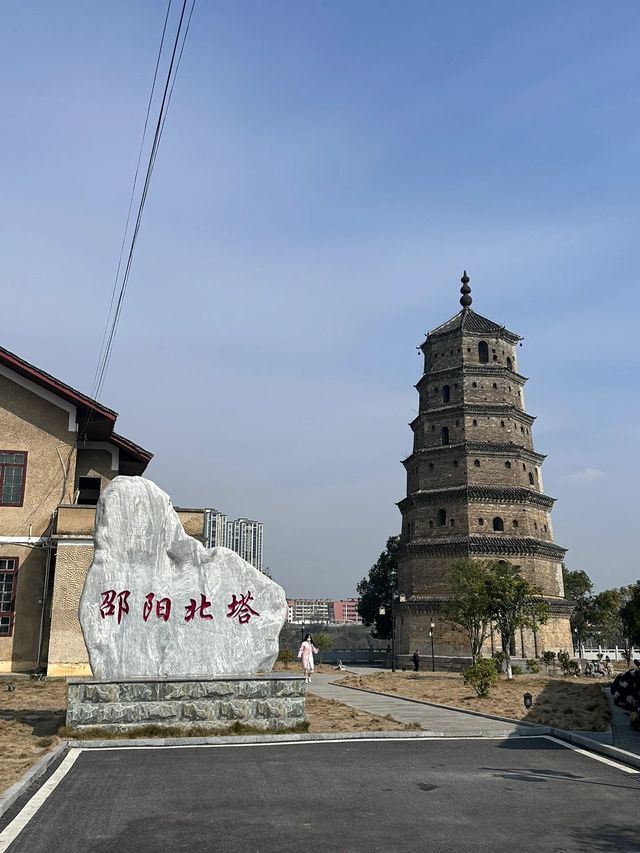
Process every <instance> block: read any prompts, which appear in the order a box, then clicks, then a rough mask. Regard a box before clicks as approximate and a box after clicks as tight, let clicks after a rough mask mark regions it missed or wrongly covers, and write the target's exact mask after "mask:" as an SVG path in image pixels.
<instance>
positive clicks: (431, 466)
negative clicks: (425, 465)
mask: <svg viewBox="0 0 640 853" xmlns="http://www.w3.org/2000/svg"><path fill="white" fill-rule="evenodd" d="M429 470H430V471H433V462H429Z"/></svg>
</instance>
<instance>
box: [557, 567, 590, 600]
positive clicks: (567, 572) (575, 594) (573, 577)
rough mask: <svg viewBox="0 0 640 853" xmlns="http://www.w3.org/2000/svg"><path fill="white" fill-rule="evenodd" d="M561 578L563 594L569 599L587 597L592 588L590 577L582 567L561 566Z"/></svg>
mask: <svg viewBox="0 0 640 853" xmlns="http://www.w3.org/2000/svg"><path fill="white" fill-rule="evenodd" d="M562 580H563V582H564V594H565V597H566V598H568V599H569V600H570V601H581V600H582V599H585V598H588V597H589V596H590V595H591V592H592V590H593V583H592V582H591V578H590V577H589V575H588V574H587V573H586V572H583V571H582V569H576V570H575V571H573V570H572V569H565V567H564V566H563V567H562Z"/></svg>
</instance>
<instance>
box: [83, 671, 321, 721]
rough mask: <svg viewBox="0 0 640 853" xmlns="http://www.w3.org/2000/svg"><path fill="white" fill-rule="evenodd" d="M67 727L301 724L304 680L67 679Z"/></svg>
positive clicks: (286, 677) (268, 677) (272, 677)
mask: <svg viewBox="0 0 640 853" xmlns="http://www.w3.org/2000/svg"><path fill="white" fill-rule="evenodd" d="M68 685H69V686H68V705H67V725H68V726H70V727H71V728H77V729H86V728H93V727H100V728H104V729H107V730H108V731H112V732H125V731H128V730H130V729H135V728H137V727H140V726H150V725H153V726H179V727H180V728H185V729H187V728H189V729H191V728H201V729H206V730H207V731H221V732H222V731H224V730H225V729H229V728H231V727H232V726H233V725H234V724H235V723H241V724H244V725H246V726H251V727H252V728H257V729H261V730H263V731H269V732H279V731H285V730H288V729H292V728H294V727H296V726H299V725H300V724H301V723H304V719H305V717H304V690H305V688H304V678H303V677H302V676H299V675H282V674H277V675H265V676H254V677H251V678H248V677H241V676H221V677H220V678H206V679H205V678H202V679H179V678H172V679H164V680H154V679H134V680H130V681H110V682H108V681H99V680H95V679H78V678H70V679H68Z"/></svg>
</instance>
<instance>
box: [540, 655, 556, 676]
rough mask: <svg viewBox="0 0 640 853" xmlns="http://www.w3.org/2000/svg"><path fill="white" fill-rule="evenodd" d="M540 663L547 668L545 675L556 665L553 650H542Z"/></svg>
mask: <svg viewBox="0 0 640 853" xmlns="http://www.w3.org/2000/svg"><path fill="white" fill-rule="evenodd" d="M542 663H543V664H544V665H545V668H546V670H547V675H549V674H550V673H551V670H552V669H555V667H556V653H555V652H543V653H542Z"/></svg>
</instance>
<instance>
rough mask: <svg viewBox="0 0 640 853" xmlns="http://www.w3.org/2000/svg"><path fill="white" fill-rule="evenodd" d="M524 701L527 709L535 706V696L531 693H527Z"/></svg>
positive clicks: (523, 698)
mask: <svg viewBox="0 0 640 853" xmlns="http://www.w3.org/2000/svg"><path fill="white" fill-rule="evenodd" d="M522 700H523V702H524V707H525V708H530V707H531V706H532V705H533V696H532V695H531V693H525V694H524V696H523V697H522Z"/></svg>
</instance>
